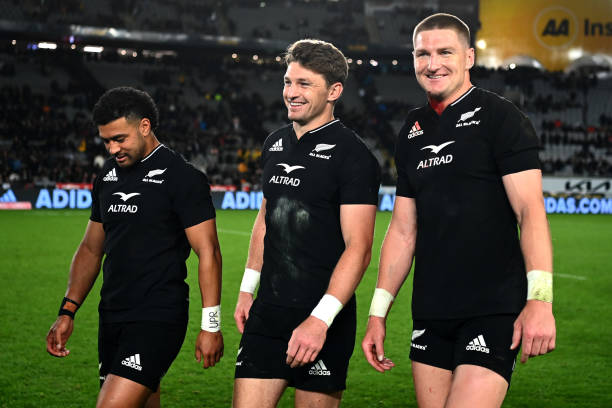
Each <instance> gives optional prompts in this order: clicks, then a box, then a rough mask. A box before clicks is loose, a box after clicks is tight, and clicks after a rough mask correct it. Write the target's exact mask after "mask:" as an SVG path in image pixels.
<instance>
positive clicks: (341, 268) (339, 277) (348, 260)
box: [327, 245, 372, 305]
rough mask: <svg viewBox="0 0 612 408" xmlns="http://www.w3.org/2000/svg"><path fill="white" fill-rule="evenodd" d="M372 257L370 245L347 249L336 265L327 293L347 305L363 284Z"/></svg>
mask: <svg viewBox="0 0 612 408" xmlns="http://www.w3.org/2000/svg"><path fill="white" fill-rule="evenodd" d="M371 255H372V250H371V247H370V246H368V245H354V246H349V247H347V248H346V249H345V250H344V252H343V253H342V256H341V257H340V259H339V260H338V263H337V264H336V268H335V269H334V272H333V274H332V276H331V279H330V282H329V286H328V288H327V293H328V294H330V295H332V296H334V297H335V298H336V299H338V300H339V301H340V302H341V303H342V304H343V305H344V304H346V302H348V301H349V299H350V298H351V296H353V293H355V289H357V286H358V285H359V282H361V278H362V277H363V274H364V272H365V270H366V268H367V267H368V265H369V264H370V259H371Z"/></svg>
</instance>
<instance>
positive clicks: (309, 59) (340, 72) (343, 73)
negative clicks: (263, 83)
mask: <svg viewBox="0 0 612 408" xmlns="http://www.w3.org/2000/svg"><path fill="white" fill-rule="evenodd" d="M292 62H297V63H299V64H300V65H302V66H303V67H304V68H307V69H309V70H311V71H314V72H316V73H318V74H321V75H323V77H324V78H325V82H327V86H330V85H332V84H335V83H336V82H340V83H341V84H343V85H344V82H345V81H346V77H347V76H348V63H347V62H346V57H345V56H344V54H343V53H342V51H340V50H339V49H338V48H336V47H335V46H334V45H333V44H331V43H328V42H326V41H321V40H314V39H305V40H299V41H296V42H294V43H293V44H291V45H290V46H289V47H287V53H286V54H285V64H287V65H289V64H290V63H292Z"/></svg>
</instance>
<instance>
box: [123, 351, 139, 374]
mask: <svg viewBox="0 0 612 408" xmlns="http://www.w3.org/2000/svg"><path fill="white" fill-rule="evenodd" d="M121 364H123V365H124V366H127V367H132V368H133V369H135V370H138V371H142V366H141V365H140V354H134V355H133V356H130V357H127V358H126V359H124V360H121Z"/></svg>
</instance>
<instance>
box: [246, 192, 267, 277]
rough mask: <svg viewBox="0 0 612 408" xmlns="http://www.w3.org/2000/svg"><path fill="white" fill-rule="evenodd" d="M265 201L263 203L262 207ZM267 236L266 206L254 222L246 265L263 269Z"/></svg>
mask: <svg viewBox="0 0 612 408" xmlns="http://www.w3.org/2000/svg"><path fill="white" fill-rule="evenodd" d="M264 205H265V201H264V202H263V203H262V207H263V206H264ZM265 236H266V220H265V208H263V209H262V210H260V211H259V213H258V214H257V218H256V219H255V223H254V224H253V232H252V233H251V241H250V243H249V254H248V257H247V262H246V267H247V268H250V269H254V270H256V271H261V268H262V266H263V251H264V237H265Z"/></svg>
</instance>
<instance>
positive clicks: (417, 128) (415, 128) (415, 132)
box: [408, 120, 423, 139]
mask: <svg viewBox="0 0 612 408" xmlns="http://www.w3.org/2000/svg"><path fill="white" fill-rule="evenodd" d="M422 134H423V130H422V129H421V125H419V121H418V120H417V121H415V122H414V125H412V128H410V132H408V139H412V138H413V137H417V136H421V135H422Z"/></svg>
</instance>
